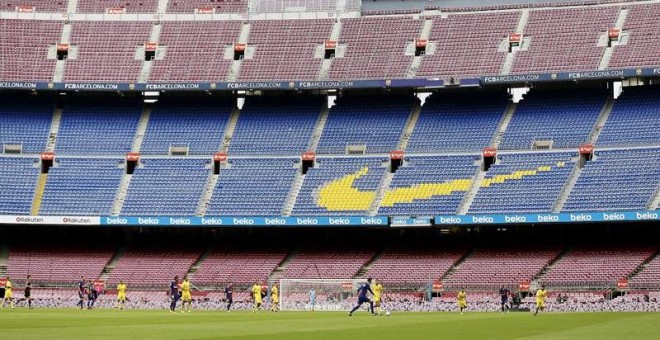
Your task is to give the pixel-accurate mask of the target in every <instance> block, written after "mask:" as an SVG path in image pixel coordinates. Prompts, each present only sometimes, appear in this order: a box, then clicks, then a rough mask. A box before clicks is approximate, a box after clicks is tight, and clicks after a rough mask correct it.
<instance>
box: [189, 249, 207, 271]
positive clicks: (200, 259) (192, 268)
mask: <svg viewBox="0 0 660 340" xmlns="http://www.w3.org/2000/svg"><path fill="white" fill-rule="evenodd" d="M209 254H211V247H208V248H206V250H204V251H203V252H202V253H201V254H199V257H198V258H197V261H195V263H193V264H192V265H191V266H190V268H188V272H187V273H186V275H188V277H189V278H193V277H194V276H195V273H196V272H197V270H198V269H199V267H200V266H201V265H202V263H204V261H206V258H207V257H209Z"/></svg>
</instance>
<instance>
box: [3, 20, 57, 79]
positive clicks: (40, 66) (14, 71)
mask: <svg viewBox="0 0 660 340" xmlns="http://www.w3.org/2000/svg"><path fill="white" fill-rule="evenodd" d="M0 32H1V34H0V65H2V67H1V68H0V75H2V76H1V77H0V79H2V80H3V81H8V80H13V81H50V80H51V79H52V78H53V72H54V71H55V59H46V56H47V55H48V50H49V48H50V47H51V46H54V45H55V44H56V43H57V42H58V41H59V39H60V35H61V33H62V23H61V22H55V21H45V20H34V21H33V20H11V19H2V20H0Z"/></svg>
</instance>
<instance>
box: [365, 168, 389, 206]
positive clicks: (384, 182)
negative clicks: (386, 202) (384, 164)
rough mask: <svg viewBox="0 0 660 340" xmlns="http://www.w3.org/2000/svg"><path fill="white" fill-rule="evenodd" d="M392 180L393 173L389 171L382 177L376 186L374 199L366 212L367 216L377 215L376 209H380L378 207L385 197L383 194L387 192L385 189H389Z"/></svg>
mask: <svg viewBox="0 0 660 340" xmlns="http://www.w3.org/2000/svg"><path fill="white" fill-rule="evenodd" d="M393 179H394V173H393V172H390V171H386V172H385V174H384V175H383V178H382V179H381V180H380V185H379V186H378V191H377V192H376V197H375V198H374V200H373V202H371V205H370V206H369V210H368V214H369V216H375V215H376V214H377V213H378V209H379V208H380V205H381V203H382V202H383V197H385V193H386V192H387V189H389V187H390V184H391V183H392V180H393Z"/></svg>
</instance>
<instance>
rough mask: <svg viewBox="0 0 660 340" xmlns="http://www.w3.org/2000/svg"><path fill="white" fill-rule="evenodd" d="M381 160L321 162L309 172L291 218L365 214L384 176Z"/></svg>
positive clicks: (330, 160) (327, 159)
mask: <svg viewBox="0 0 660 340" xmlns="http://www.w3.org/2000/svg"><path fill="white" fill-rule="evenodd" d="M386 161H387V159H386V158H384V157H364V158H362V157H356V158H323V159H317V160H316V165H315V167H314V168H310V169H309V171H308V172H307V174H306V175H305V179H304V181H303V184H302V188H301V189H300V193H299V195H298V197H297V200H296V203H295V205H294V207H293V212H292V215H294V216H302V215H311V216H328V215H330V216H333V215H334V216H336V215H342V216H347V215H359V214H365V213H366V212H367V210H368V209H369V208H370V207H371V204H372V203H373V201H374V199H375V198H376V190H377V189H378V185H379V184H380V182H381V180H382V178H383V176H384V175H385V171H386V168H385V167H384V166H383V164H384V163H385V162H386Z"/></svg>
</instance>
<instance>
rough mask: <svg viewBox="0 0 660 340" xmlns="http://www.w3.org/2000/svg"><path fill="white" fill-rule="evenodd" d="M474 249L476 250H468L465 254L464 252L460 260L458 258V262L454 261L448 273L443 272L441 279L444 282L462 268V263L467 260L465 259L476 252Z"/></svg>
mask: <svg viewBox="0 0 660 340" xmlns="http://www.w3.org/2000/svg"><path fill="white" fill-rule="evenodd" d="M474 251H475V249H474V248H473V249H470V250H468V251H466V252H465V254H463V256H461V257H460V258H459V259H458V260H456V262H454V264H453V265H452V266H451V267H449V269H447V272H446V273H444V274H442V276H441V280H442V281H443V282H444V281H446V280H447V278H448V277H450V276H452V275H453V274H454V273H455V272H456V271H457V270H458V269H460V268H461V264H463V262H465V260H466V259H467V258H469V257H470V256H471V255H472V254H473V253H474Z"/></svg>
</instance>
